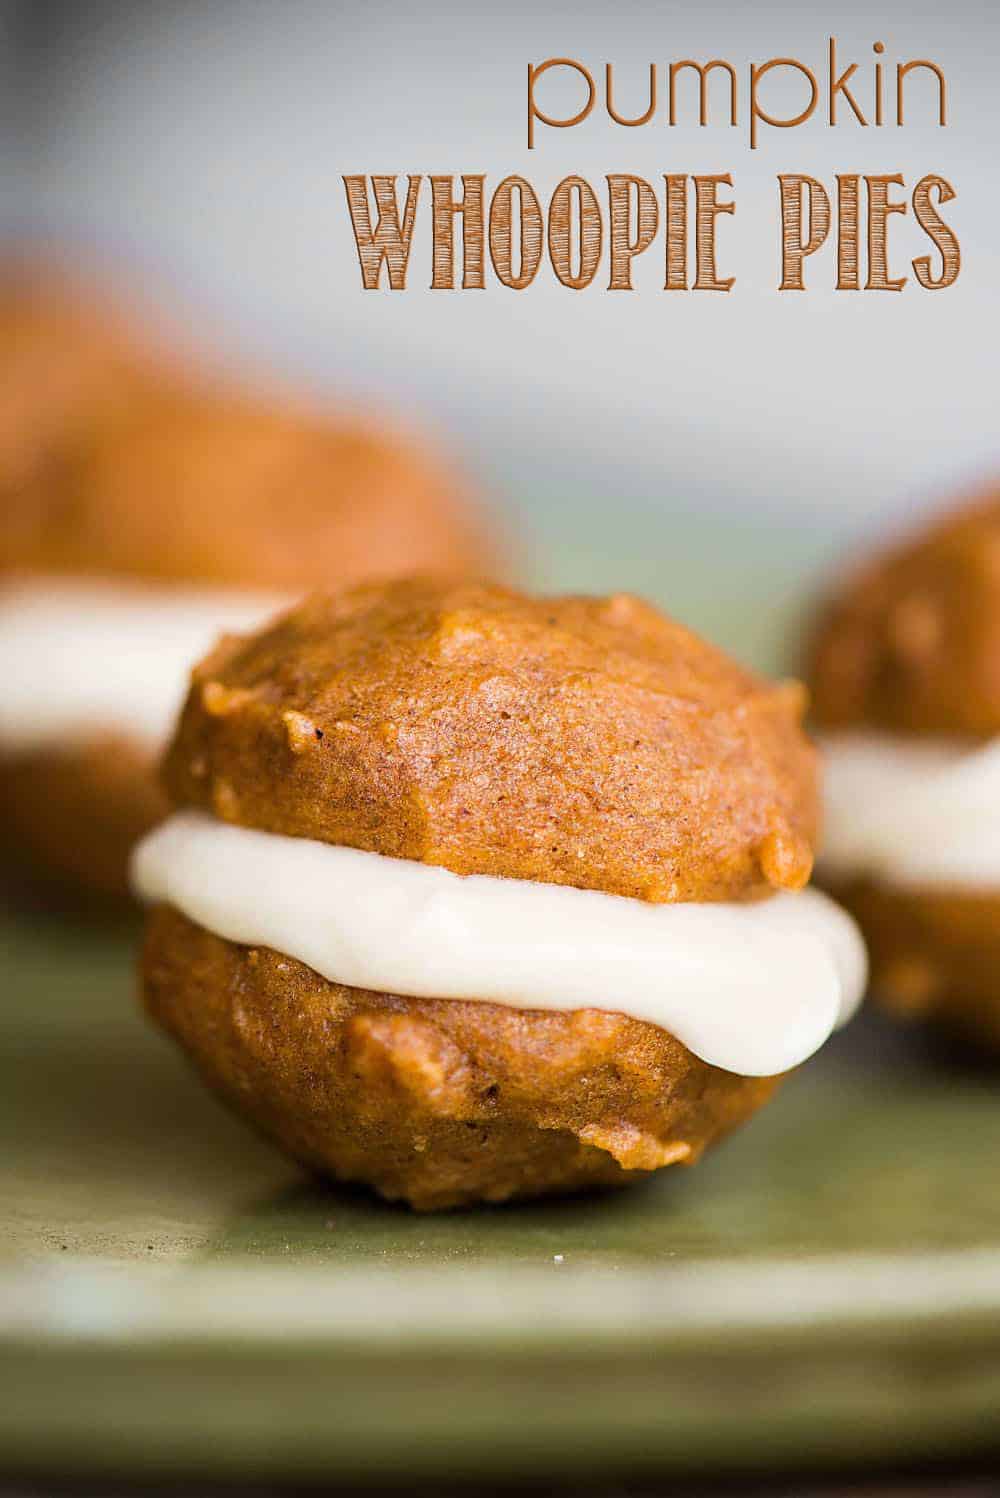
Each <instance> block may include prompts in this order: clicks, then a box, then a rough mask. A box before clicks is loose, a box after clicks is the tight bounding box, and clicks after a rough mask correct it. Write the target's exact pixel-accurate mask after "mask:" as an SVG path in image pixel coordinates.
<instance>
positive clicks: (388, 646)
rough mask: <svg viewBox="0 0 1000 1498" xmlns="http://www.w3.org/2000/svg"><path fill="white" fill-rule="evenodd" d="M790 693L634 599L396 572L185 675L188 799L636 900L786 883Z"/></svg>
mask: <svg viewBox="0 0 1000 1498" xmlns="http://www.w3.org/2000/svg"><path fill="white" fill-rule="evenodd" d="M802 708H803V695H802V693H801V691H800V690H799V689H798V688H797V687H796V686H795V685H794V684H791V685H789V684H784V685H774V684H772V683H769V682H766V681H764V680H762V679H760V678H759V677H757V676H754V675H753V674H751V673H750V672H748V671H745V670H743V669H742V668H741V667H739V666H738V665H736V664H735V663H734V662H733V661H731V660H730V659H729V658H728V657H726V656H725V655H724V654H723V653H722V652H720V651H718V650H716V649H715V648H714V647H712V646H711V645H708V644H706V643H705V642H704V641H702V640H700V639H699V638H698V637H697V636H696V635H694V634H692V633H691V632H690V631H689V630H687V629H685V628H683V627H682V626H681V625H679V624H677V623H675V622H674V621H672V620H670V619H668V618H667V617H665V616H664V615H662V614H661V613H659V612H658V611H657V610H655V609H653V608H652V607H650V606H649V605H647V604H644V603H642V602H640V601H638V600H636V599H634V598H631V597H628V596H617V597H612V598H607V599H592V598H576V597H567V598H554V599H545V598H537V599H536V598H529V597H527V596H525V595H523V594H520V593H516V592H513V591H510V590H508V589H505V588H500V587H496V586H487V585H482V584H460V585H450V584H447V583H441V582H433V581H429V580H404V581H399V582H394V583H390V584H385V585H369V586H362V587H357V588H353V589H350V590H346V591H341V592H336V593H324V594H317V595H315V596H313V597H312V598H310V599H308V600H307V601H306V602H305V603H303V604H302V605H301V606H300V607H298V608H297V609H295V610H293V611H292V612H291V613H289V614H287V615H284V616H283V617H281V618H279V619H278V620H276V621H275V622H273V623H272V624H271V625H270V626H268V627H266V628H264V629H262V630H260V631H258V632H257V633H255V634H253V635H250V636H248V637H239V638H237V637H230V638H227V639H224V640H223V641H222V642H221V644H220V645H219V646H218V647H217V648H216V649H215V650H214V651H213V652H212V654H211V655H209V656H208V657H207V658H206V659H205V660H204V661H203V662H202V663H201V664H200V665H199V666H198V667H197V668H196V669H195V671H194V673H193V677H192V685H191V689H190V692H189V694H188V698H187V702H186V705H185V708H184V711H183V715H182V718H181V721H180V724H179V727H178V731H177V734H176V736H175V739H174V742H173V744H172V745H171V747H170V749H169V751H168V754H167V757H166V761H165V767H164V769H165V778H166V783H167V787H168V790H169V792H170V794H171V795H172V797H173V798H174V800H175V801H176V802H177V803H178V804H180V805H188V806H195V807H200V808H204V809H206V810H209V811H211V812H213V813H214V814H215V815H217V816H219V817H221V818H223V819H224V820H226V821H230V822H235V823H239V824H241V825H245V826H250V827H256V828H260V829H263V830H265V831H271V832H278V833H285V834H289V835H293V836H299V837H309V838H315V839H318V840H320V841H324V842H328V843H335V844H341V845H345V846H348V847H354V848H362V849H366V850H368V851H372V852H377V853H382V854H387V855H390V856H393V857H398V858H408V859H415V860H419V861H422V862H424V863H429V864H436V865H440V866H443V867H445V868H448V869H451V870H452V871H453V872H455V873H459V874H473V873H478V874H493V875H501V876H506V877H510V878H518V879H530V880H537V881H543V882H549V883H555V884H568V885H575V886H577V887H580V888H588V889H597V890H604V891H606V892H608V893H613V894H621V895H629V896H634V897H638V898H640V899H644V900H649V901H656V902H665V901H680V900H695V901H708V900H743V899H751V898H754V897H755V896H758V895H762V894H765V893H768V892H770V891H772V890H774V889H780V888H789V889H793V888H798V887H799V886H801V885H802V884H804V883H805V882H806V880H807V879H808V877H809V873H810V870H811V866H812V848H813V845H814V842H815V837H816V830H817V787H816V756H815V752H814V750H813V748H812V746H811V744H810V743H809V741H808V740H807V738H806V737H805V735H804V733H803V732H802V729H801V726H800V720H801V714H802Z"/></svg>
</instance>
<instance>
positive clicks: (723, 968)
mask: <svg viewBox="0 0 1000 1498" xmlns="http://www.w3.org/2000/svg"><path fill="white" fill-rule="evenodd" d="M132 881H133V886H134V888H135V890H136V892H137V893H138V894H139V895H140V896H141V897H142V898H143V899H145V900H147V901H151V902H153V901H163V902H165V903H167V904H169V905H172V906H174V907H175V908H176V909H177V910H180V911H181V912H182V913H183V914H184V915H186V916H187V917H188V918H189V919H190V920H192V921H194V922H195V923H196V924H197V925H199V926H201V927H203V928H205V929H206V930H208V931H211V932H214V933H215V935H217V936H220V937H223V938H225V939H226V940H227V941H232V942H238V943H240V944H241V945H247V946H264V947H270V948H272V949H273V950H275V951H277V952H280V953H282V954H284V955H285V956H287V957H292V958H295V959H296V960H298V961H299V962H303V963H305V964H306V965H307V966H309V967H311V968H313V969H314V970H315V971H316V972H317V973H320V974H321V975H322V976H323V977H324V978H327V979H328V980H329V981H331V982H335V983H344V984H346V985H348V986H350V987H352V988H368V989H373V990H376V991H379V992H386V993H395V994H404V995H407V996H411V997H416V998H436V999H477V1000H482V1001H489V1002H491V1003H498V1004H509V1005H512V1006H514V1007H516V1008H523V1009H555V1010H572V1009H605V1010H607V1009H612V1010H616V1011H618V1012H622V1013H625V1014H628V1015H631V1016H632V1017H633V1018H634V1019H638V1020H646V1021H649V1022H650V1023H652V1024H654V1025H659V1026H660V1027H661V1028H662V1029H664V1030H668V1031H669V1032H670V1033H671V1034H672V1035H674V1036H676V1037H677V1039H678V1040H680V1041H681V1042H682V1043H683V1044H684V1045H685V1046H687V1048H688V1049H689V1050H691V1051H693V1052H694V1054H695V1055H696V1056H700V1057H701V1059H702V1060H703V1061H707V1062H709V1063H710V1064H711V1065H713V1066H718V1067H722V1068H724V1069H725V1070H726V1071H731V1072H738V1073H741V1074H742V1075H744V1076H770V1075H772V1074H774V1073H777V1072H783V1071H787V1070H788V1069H789V1068H790V1067H793V1066H796V1065H798V1063H799V1062H801V1061H804V1060H805V1059H806V1058H807V1057H808V1056H810V1055H812V1053H813V1052H814V1051H816V1050H817V1049H818V1048H819V1047H820V1046H821V1045H822V1044H823V1043H824V1041H825V1040H827V1039H828V1037H829V1036H830V1034H831V1032H832V1031H833V1030H834V1029H836V1028H837V1027H838V1026H839V1025H841V1024H843V1023H845V1022H846V1020H847V1019H849V1018H850V1016H851V1014H853V1012H854V1010H855V1009H856V1008H857V1005H858V1003H859V1002H860V999H861V996H862V993H863V991H864V986H865V980H866V959H865V951H864V946H863V944H862V941H861V938H860V936H859V934H858V931H857V928H856V927H855V925H854V923H853V921H852V920H851V918H850V917H849V916H848V915H847V914H846V913H845V912H844V911H842V910H841V909H840V907H839V906H837V905H835V904H834V902H833V901H832V900H830V899H829V898H828V897H827V896H825V895H823V894H821V893H820V892H819V891H817V890H802V891H800V892H799V893H797V894H787V893H782V894H775V895H772V896H770V897H769V898H767V899H763V900H760V901H755V902H752V903H749V904H740V903H733V904H713V903H706V904H693V903H692V904H673V905H650V904H647V903H645V902H644V901H642V900H635V899H629V898H626V897H625V896H622V895H608V894H602V893H600V892H598V891H595V890H581V889H573V888H570V887H567V886H562V885H556V884H540V883H535V882H533V881H529V880H521V879H501V878H494V877H492V876H488V875H483V874H472V875H464V876H460V875H457V874H452V873H450V872H449V871H448V870H446V869H442V868H436V867H432V866H430V865H427V864H422V863H417V862H412V861H409V860H406V859H399V858H387V857H384V856H383V855H382V854H379V853H366V852H362V851H360V850H358V849H355V848H345V847H337V846H332V845H330V844H327V843H320V842H314V841H312V840H311V839H307V838H296V837H285V836H282V835H280V834H276V833H271V832H260V831H256V830H254V829H250V828H245V827H234V826H231V825H229V824H227V823H224V822H221V821H218V820H216V819H215V818H213V817H211V816H208V815H207V814H205V813H203V812H194V811H184V812H179V813H177V814H175V815H174V816H172V817H170V818H169V819H168V820H167V821H166V822H164V823H163V825H162V826H160V827H159V828H157V829H156V830H155V831H154V832H152V833H150V834H149V835H148V836H147V837H146V838H145V839H144V841H143V842H142V843H140V844H139V846H138V848H137V849H136V851H135V853H134V855H133V861H132Z"/></svg>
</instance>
